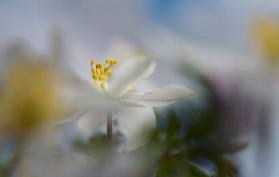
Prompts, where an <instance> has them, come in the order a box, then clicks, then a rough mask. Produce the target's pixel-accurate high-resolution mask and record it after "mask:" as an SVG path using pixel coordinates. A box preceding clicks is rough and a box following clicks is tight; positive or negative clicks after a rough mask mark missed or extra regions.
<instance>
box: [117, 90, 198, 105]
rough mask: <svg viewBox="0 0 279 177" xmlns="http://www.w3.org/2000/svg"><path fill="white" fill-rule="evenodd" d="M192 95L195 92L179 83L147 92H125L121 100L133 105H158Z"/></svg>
mask: <svg viewBox="0 0 279 177" xmlns="http://www.w3.org/2000/svg"><path fill="white" fill-rule="evenodd" d="M194 95H196V92H194V91H193V90H191V89H189V88H186V87H184V86H181V85H169V86H166V87H162V88H158V89H155V90H153V91H149V92H143V93H130V94H126V95H124V96H123V97H122V98H121V100H122V101H123V102H125V103H127V104H132V105H135V106H136V105H138V106H152V107H159V106H167V105H170V104H173V103H175V102H177V101H181V100H185V99H188V98H190V97H192V96H194Z"/></svg>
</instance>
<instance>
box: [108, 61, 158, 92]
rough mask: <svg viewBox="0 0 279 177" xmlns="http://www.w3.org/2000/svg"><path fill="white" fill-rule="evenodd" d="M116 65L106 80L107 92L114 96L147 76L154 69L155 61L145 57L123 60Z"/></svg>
mask: <svg viewBox="0 0 279 177" xmlns="http://www.w3.org/2000/svg"><path fill="white" fill-rule="evenodd" d="M118 65H119V67H118V68H116V69H115V70H114V71H113V74H112V75H111V77H110V79H109V80H108V92H109V93H111V94H112V95H114V96H116V97H119V96H121V95H123V94H125V93H126V92H127V90H128V88H129V87H131V86H133V85H134V84H135V83H136V82H138V81H140V80H141V79H143V78H146V77H147V76H149V75H150V74H151V73H152V72H153V71H154V69H155V62H154V61H153V60H151V59H149V58H146V57H140V58H132V59H130V60H125V62H124V63H119V64H118Z"/></svg>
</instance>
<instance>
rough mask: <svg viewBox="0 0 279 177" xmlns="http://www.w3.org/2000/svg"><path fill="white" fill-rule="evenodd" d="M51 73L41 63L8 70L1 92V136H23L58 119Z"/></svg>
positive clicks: (57, 106)
mask: <svg viewBox="0 0 279 177" xmlns="http://www.w3.org/2000/svg"><path fill="white" fill-rule="evenodd" d="M60 107H61V106H60V105H59V104H58V102H57V90H56V84H55V77H54V74H53V73H52V72H51V70H50V69H49V68H47V67H46V66H45V65H42V64H36V63H33V62H27V63H23V64H20V65H16V66H13V67H11V68H9V69H7V72H6V74H5V78H4V83H3V88H2V90H1V92H0V133H1V134H2V135H3V134H4V135H6V136H25V135H28V134H29V133H31V132H32V131H34V130H35V129H36V128H38V127H39V126H45V125H50V123H52V122H53V120H54V119H55V118H56V117H57V116H58V113H59V112H60V110H61V108H60Z"/></svg>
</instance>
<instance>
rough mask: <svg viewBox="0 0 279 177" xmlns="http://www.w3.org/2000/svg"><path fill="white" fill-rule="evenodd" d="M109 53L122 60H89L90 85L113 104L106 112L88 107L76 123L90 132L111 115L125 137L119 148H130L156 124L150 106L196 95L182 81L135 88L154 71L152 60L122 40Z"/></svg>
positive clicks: (165, 104)
mask: <svg viewBox="0 0 279 177" xmlns="http://www.w3.org/2000/svg"><path fill="white" fill-rule="evenodd" d="M109 54H111V56H113V57H115V58H119V59H121V60H119V61H117V60H115V59H107V61H106V64H105V65H102V64H101V63H97V64H96V66H94V61H91V69H92V75H93V76H92V77H93V79H94V83H93V85H92V86H91V88H92V90H96V88H97V90H99V91H100V94H103V95H105V96H106V97H110V99H111V100H112V102H114V103H116V107H115V108H114V109H112V110H109V109H108V111H105V112H103V111H100V110H99V109H94V107H91V109H90V110H89V111H88V112H87V113H86V114H84V115H83V116H82V118H81V119H80V120H79V121H78V126H79V127H80V128H81V129H82V130H83V131H84V132H86V133H87V134H88V135H90V134H92V132H93V131H95V130H96V129H98V128H100V127H102V126H103V125H104V124H105V122H106V121H107V118H108V116H110V115H112V119H113V120H114V123H115V125H116V127H117V128H118V129H119V131H120V132H121V134H122V135H123V136H124V137H125V145H124V146H122V147H120V149H119V150H120V151H126V150H132V149H135V148H138V147H140V146H141V145H143V144H144V143H145V142H146V136H144V135H145V134H146V133H147V131H149V130H151V129H152V128H154V127H155V125H156V117H155V114H154V111H153V109H152V107H161V106H167V105H170V104H173V103H175V102H177V101H180V100H185V99H187V98H189V97H191V96H193V95H195V92H194V91H192V90H190V89H188V88H186V87H184V86H182V85H169V86H165V87H163V88H157V89H153V90H150V91H146V92H142V91H138V90H137V88H136V85H135V84H136V83H137V82H139V81H141V80H143V79H144V78H146V77H148V76H149V75H150V74H151V73H152V72H153V71H154V68H155V62H154V61H153V60H152V59H150V58H149V57H147V56H146V55H144V54H143V53H141V52H139V51H137V50H136V49H134V48H133V47H132V45H130V44H126V43H125V42H118V43H117V45H115V46H114V47H113V48H112V49H111V52H109ZM92 102H94V100H92ZM104 106H105V105H104Z"/></svg>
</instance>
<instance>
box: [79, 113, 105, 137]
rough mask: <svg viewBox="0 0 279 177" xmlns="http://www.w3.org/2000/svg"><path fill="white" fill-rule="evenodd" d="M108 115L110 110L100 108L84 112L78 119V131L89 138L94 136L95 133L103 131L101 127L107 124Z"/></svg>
mask: <svg viewBox="0 0 279 177" xmlns="http://www.w3.org/2000/svg"><path fill="white" fill-rule="evenodd" d="M107 117H108V111H101V110H99V109H95V110H94V109H91V110H90V111H88V112H86V113H84V114H83V115H82V116H81V117H80V118H79V119H78V120H77V124H76V126H77V131H78V133H79V134H80V135H81V136H82V137H84V138H88V137H90V136H92V134H93V133H95V132H98V131H102V130H101V128H102V126H103V125H105V124H106V122H107Z"/></svg>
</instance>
